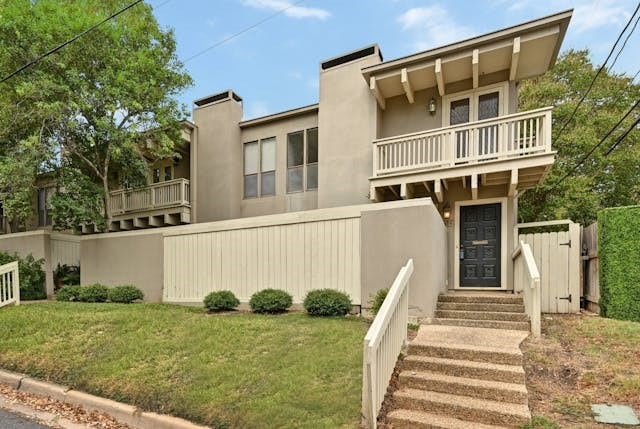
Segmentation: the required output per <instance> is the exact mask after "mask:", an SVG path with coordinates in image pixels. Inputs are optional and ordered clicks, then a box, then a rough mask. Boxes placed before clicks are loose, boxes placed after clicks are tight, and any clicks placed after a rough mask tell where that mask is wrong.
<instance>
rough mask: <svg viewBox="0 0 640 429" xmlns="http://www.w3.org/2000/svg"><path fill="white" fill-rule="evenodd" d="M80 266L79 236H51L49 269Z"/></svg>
mask: <svg viewBox="0 0 640 429" xmlns="http://www.w3.org/2000/svg"><path fill="white" fill-rule="evenodd" d="M58 265H75V266H78V265H80V236H72V235H63V234H51V268H52V269H53V270H55V269H56V268H57V267H58Z"/></svg>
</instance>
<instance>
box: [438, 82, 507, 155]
mask: <svg viewBox="0 0 640 429" xmlns="http://www.w3.org/2000/svg"><path fill="white" fill-rule="evenodd" d="M445 109H446V111H445V115H444V116H445V124H444V126H445V127H446V126H456V128H455V129H454V130H453V134H452V138H453V144H454V152H455V162H456V163H466V162H470V161H474V160H476V159H490V158H492V157H493V156H494V155H495V154H496V153H497V152H498V143H499V141H498V126H497V125H496V124H491V123H489V124H487V125H486V126H482V124H480V126H479V127H478V126H473V124H469V123H470V122H476V121H484V120H489V119H492V118H497V117H498V116H500V115H503V114H504V102H503V90H502V88H495V89H491V90H485V91H482V92H479V91H477V92H472V93H466V94H464V95H454V96H451V97H448V98H447V99H446V101H445ZM465 124H469V125H467V126H465Z"/></svg>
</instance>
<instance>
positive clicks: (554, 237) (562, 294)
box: [517, 221, 582, 313]
mask: <svg viewBox="0 0 640 429" xmlns="http://www.w3.org/2000/svg"><path fill="white" fill-rule="evenodd" d="M563 224H566V225H568V226H569V231H560V232H543V233H534V234H520V235H519V236H518V239H519V240H520V241H523V242H525V243H527V244H528V245H529V246H531V249H532V251H533V256H534V259H535V261H536V265H537V267H538V270H539V272H540V290H541V311H542V312H543V313H577V312H579V311H580V296H581V267H582V262H581V258H580V253H581V234H580V225H578V224H575V223H573V222H571V221H551V222H536V223H529V224H518V225H517V228H518V229H523V228H537V227H548V226H556V225H563Z"/></svg>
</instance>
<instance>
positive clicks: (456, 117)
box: [449, 98, 471, 159]
mask: <svg viewBox="0 0 640 429" xmlns="http://www.w3.org/2000/svg"><path fill="white" fill-rule="evenodd" d="M470 118H471V99H469V98H463V99H461V100H456V101H452V102H451V105H450V107H449V124H450V125H459V124H466V123H468V122H469V119H470ZM469 155H470V153H469V131H457V132H456V158H457V159H460V158H467V157H468V156H469Z"/></svg>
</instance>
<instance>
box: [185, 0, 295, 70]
mask: <svg viewBox="0 0 640 429" xmlns="http://www.w3.org/2000/svg"><path fill="white" fill-rule="evenodd" d="M304 1H305V0H298V1H297V2H295V3H291V4H290V5H288V6H286V7H284V8H282V9H280V10H278V11H277V12H275V13H272V14H271V15H269V16H267V17H265V18H263V19H261V20H260V21H258V22H256V23H255V24H253V25H250V26H249V27H246V28H244V29H243V30H240V31H238V32H237V33H234V34H232V35H231V36H228V37H225V38H224V39H222V40H220V41H219V42H216V43H214V44H213V45H211V46H209V47H207V48H205V49H203V50H201V51H200V52H197V53H195V54H193V55H191V56H190V57H189V58H187V59H186V60H184V61H183V64H184V63H186V62H188V61H191V60H193V59H195V58H198V57H199V56H201V55H203V54H205V53H207V52H209V51H210V50H212V49H215V48H217V47H218V46H221V45H224V44H225V43H227V42H228V41H230V40H233V39H235V38H236V37H238V36H241V35H243V34H244V33H246V32H248V31H251V30H253V29H254V28H256V27H258V26H259V25H262V24H264V23H265V22H267V21H269V20H271V19H273V18H275V17H276V16H278V15H280V14H282V13H284V12H286V11H287V10H289V9H291V8H293V7H295V6H298V5H299V4H300V3H302V2H304Z"/></svg>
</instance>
